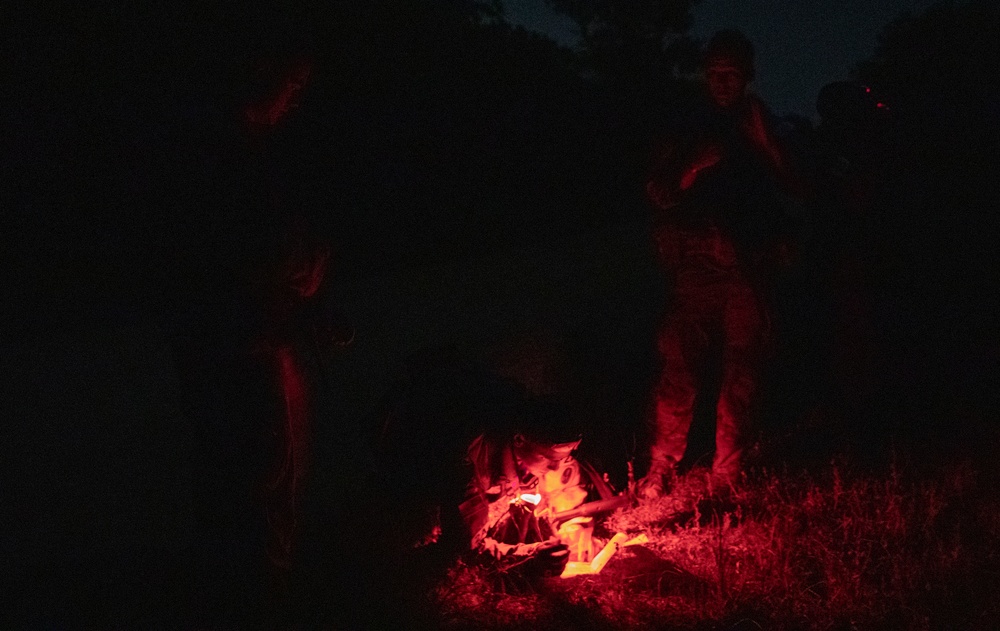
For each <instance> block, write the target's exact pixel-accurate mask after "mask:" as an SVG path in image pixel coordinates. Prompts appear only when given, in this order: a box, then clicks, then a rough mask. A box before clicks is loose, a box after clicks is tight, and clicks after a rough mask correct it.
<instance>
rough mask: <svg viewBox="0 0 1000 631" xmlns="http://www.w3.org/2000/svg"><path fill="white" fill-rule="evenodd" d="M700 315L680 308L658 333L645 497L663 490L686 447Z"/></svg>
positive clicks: (700, 347)
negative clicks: (659, 369)
mask: <svg viewBox="0 0 1000 631" xmlns="http://www.w3.org/2000/svg"><path fill="white" fill-rule="evenodd" d="M699 315H700V314H699V313H698V312H697V311H694V310H688V309H682V310H680V311H678V312H676V313H674V314H673V315H672V316H671V317H670V318H669V319H668V320H667V322H666V324H665V325H664V327H663V328H662V329H661V331H660V334H659V339H658V347H659V352H660V357H661V360H662V362H663V368H662V372H661V374H660V379H659V382H658V383H657V387H656V391H655V393H654V401H653V414H652V419H651V420H652V426H653V427H652V434H653V441H652V445H651V446H650V470H649V474H648V475H647V476H646V478H645V479H644V480H643V485H642V486H643V487H644V488H643V494H644V495H647V496H656V495H659V494H661V493H662V492H663V490H664V488H663V486H664V481H665V480H664V478H665V477H666V478H667V480H666V481H667V482H669V478H670V477H672V476H673V474H674V468H675V467H676V465H677V463H678V462H680V460H681V458H683V457H684V451H685V449H686V448H687V438H688V432H689V430H690V429H691V420H692V418H693V415H694V402H695V397H696V396H697V392H698V390H697V386H698V384H697V374H698V362H699V361H700V360H701V356H702V355H703V354H704V350H705V348H706V346H707V343H708V334H707V332H706V331H705V326H704V322H703V321H702V320H703V319H702V318H700V317H699Z"/></svg>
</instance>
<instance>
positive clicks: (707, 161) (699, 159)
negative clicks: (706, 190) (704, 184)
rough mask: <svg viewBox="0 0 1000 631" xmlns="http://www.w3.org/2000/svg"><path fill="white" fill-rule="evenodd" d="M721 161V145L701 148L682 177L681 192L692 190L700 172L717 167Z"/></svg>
mask: <svg viewBox="0 0 1000 631" xmlns="http://www.w3.org/2000/svg"><path fill="white" fill-rule="evenodd" d="M721 160H722V148H721V147H719V145H716V144H709V145H705V146H703V147H700V148H699V149H698V151H697V152H696V153H695V154H694V158H693V159H692V160H691V163H690V165H689V166H688V168H687V170H685V171H684V175H682V176H681V183H680V184H681V190H682V191H686V190H687V189H689V188H691V186H692V185H693V184H694V182H695V180H696V179H697V178H698V173H699V172H701V171H704V170H705V169H708V168H711V167H713V166H715V165H716V164H718V163H719V162H720V161H721Z"/></svg>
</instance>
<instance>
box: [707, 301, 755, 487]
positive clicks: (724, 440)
mask: <svg viewBox="0 0 1000 631" xmlns="http://www.w3.org/2000/svg"><path fill="white" fill-rule="evenodd" d="M763 338H764V318H763V314H762V311H761V305H760V302H759V300H758V298H757V296H756V294H755V292H754V291H753V289H752V288H751V287H749V286H748V285H744V284H738V285H736V286H734V287H733V288H732V290H731V292H730V295H729V299H728V300H727V301H726V307H725V314H724V319H723V358H722V361H723V366H722V382H721V385H720V389H719V401H718V405H717V407H716V431H715V457H714V459H713V461H712V475H713V478H714V479H715V480H716V481H717V482H719V483H720V484H732V483H735V482H736V481H737V480H738V478H739V475H740V472H741V466H742V459H743V450H744V447H745V439H746V435H747V432H748V429H749V425H750V422H751V414H752V409H753V404H754V398H755V395H756V392H757V386H758V383H759V380H760V363H761V362H760V359H761V354H762V350H763Z"/></svg>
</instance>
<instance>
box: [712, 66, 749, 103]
mask: <svg viewBox="0 0 1000 631" xmlns="http://www.w3.org/2000/svg"><path fill="white" fill-rule="evenodd" d="M705 79H706V81H707V82H708V93H709V95H710V96H711V97H712V102H714V103H715V104H716V105H717V106H719V107H721V108H723V109H726V108H730V107H733V106H734V105H736V104H737V103H739V101H740V100H741V99H742V98H743V95H744V94H745V93H746V89H747V84H748V83H749V81H748V79H747V76H746V73H745V72H744V71H743V70H741V69H740V68H739V67H738V66H736V64H734V63H732V62H729V61H726V60H717V61H713V62H712V63H711V65H709V66H708V67H707V68H706V69H705Z"/></svg>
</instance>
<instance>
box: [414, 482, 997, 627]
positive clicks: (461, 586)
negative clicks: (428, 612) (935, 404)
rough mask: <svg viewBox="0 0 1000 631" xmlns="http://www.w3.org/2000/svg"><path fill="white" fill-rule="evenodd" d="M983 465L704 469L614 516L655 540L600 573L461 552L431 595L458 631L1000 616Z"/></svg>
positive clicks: (993, 526) (948, 621)
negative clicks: (525, 583) (565, 571)
mask: <svg viewBox="0 0 1000 631" xmlns="http://www.w3.org/2000/svg"><path fill="white" fill-rule="evenodd" d="M983 477H984V476H982V475H980V474H978V473H977V471H976V470H974V468H973V467H972V466H971V465H969V464H963V465H957V466H953V467H950V468H948V469H947V470H942V471H940V472H939V473H937V474H935V475H934V476H932V477H930V478H927V477H926V476H925V477H920V478H918V477H917V476H915V475H914V476H908V475H907V474H906V473H905V472H903V471H900V469H899V468H897V467H891V468H889V470H888V471H887V472H886V473H885V474H883V475H874V474H871V473H868V474H864V475H862V474H852V473H851V472H850V471H849V470H847V469H846V468H845V467H843V466H834V465H831V466H830V467H829V468H827V469H826V470H825V471H822V472H819V473H814V474H806V473H802V474H797V475H789V474H788V473H782V474H777V473H774V472H760V473H759V474H757V475H755V476H754V477H752V478H751V479H749V480H747V481H746V483H745V484H744V485H743V487H742V488H741V489H740V490H737V491H734V492H733V493H732V495H731V496H730V497H729V498H728V499H726V500H720V499H718V498H713V497H709V495H708V493H707V491H706V489H705V488H704V484H703V483H702V482H701V478H702V476H701V475H700V474H699V473H692V474H689V475H688V476H686V477H685V478H682V480H681V482H680V483H679V484H678V488H677V489H676V490H675V492H674V493H673V494H672V495H671V496H668V497H664V498H661V499H658V500H654V501H649V502H642V503H640V504H638V505H637V506H635V507H633V508H631V509H628V510H624V511H620V512H619V513H618V514H615V515H613V516H611V517H610V518H609V519H608V520H607V521H606V523H605V528H606V529H607V530H608V531H623V532H628V533H639V532H645V533H647V534H648V535H649V537H650V543H649V544H647V545H645V546H642V547H632V548H626V549H623V550H621V551H620V552H619V553H618V555H616V557H615V558H614V559H613V560H612V561H611V563H610V564H609V565H608V567H607V568H606V569H605V571H604V572H603V573H602V574H600V575H598V576H593V577H575V578H572V579H568V580H562V579H551V580H549V581H548V582H545V583H542V584H539V585H535V586H533V587H531V588H523V589H518V590H511V589H509V588H503V589H498V588H497V586H496V581H495V580H491V579H492V578H493V577H490V576H488V575H487V574H486V573H485V572H484V571H483V570H482V569H479V568H475V567H468V566H465V565H461V564H460V565H457V566H455V567H453V568H452V569H451V571H450V572H449V574H448V576H447V578H446V579H445V580H444V581H443V582H442V583H440V584H439V585H438V586H437V587H436V588H435V590H434V592H433V594H432V597H433V599H434V602H435V603H436V607H437V611H438V613H439V616H440V618H439V621H440V626H442V627H445V628H453V629H464V628H470V629H471V628H475V629H487V628H523V629H542V628H544V629H584V628H631V629H663V628H671V629H824V630H827V629H844V630H848V629H939V628H955V629H993V628H997V625H998V624H1000V620H998V618H997V614H998V613H1000V605H998V604H996V603H997V602H998V598H997V594H998V592H997V588H998V586H1000V573H998V572H997V570H998V568H1000V546H998V545H997V544H998V543H1000V500H998V499H997V496H996V494H995V493H993V490H994V489H995V485H993V484H992V483H990V482H989V481H987V480H984V479H983ZM513 591H516V592H517V593H513Z"/></svg>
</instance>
